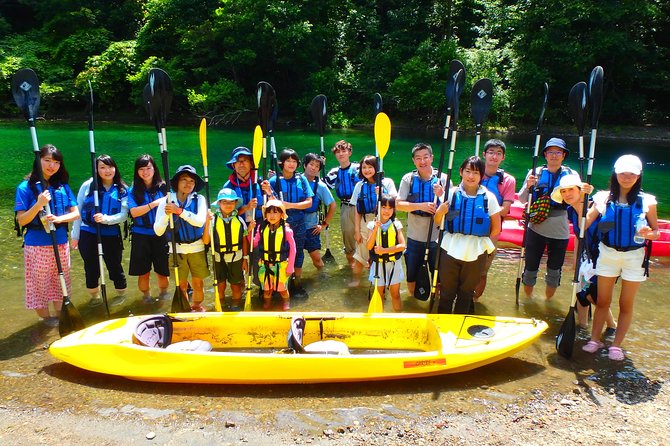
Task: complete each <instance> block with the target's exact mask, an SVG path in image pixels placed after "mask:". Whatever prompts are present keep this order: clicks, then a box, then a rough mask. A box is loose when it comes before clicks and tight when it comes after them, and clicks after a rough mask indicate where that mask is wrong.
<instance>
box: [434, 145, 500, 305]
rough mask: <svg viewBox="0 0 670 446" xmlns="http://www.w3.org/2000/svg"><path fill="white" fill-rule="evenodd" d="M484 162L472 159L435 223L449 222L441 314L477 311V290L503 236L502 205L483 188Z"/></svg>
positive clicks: (442, 264)
mask: <svg viewBox="0 0 670 446" xmlns="http://www.w3.org/2000/svg"><path fill="white" fill-rule="evenodd" d="M484 171H485V167H484V161H483V160H482V159H481V158H479V157H478V156H471V157H469V158H468V159H466V160H465V161H463V163H462V164H461V167H460V169H459V172H460V175H461V184H460V185H459V186H456V187H454V188H452V189H451V190H450V191H449V197H448V200H447V201H446V202H444V203H442V204H441V205H440V206H439V207H438V208H437V210H436V211H435V223H436V224H438V225H440V224H442V220H443V219H446V221H445V229H446V231H445V232H444V237H443V239H442V245H441V246H440V262H439V265H440V266H439V280H440V302H439V304H438V309H437V312H438V313H442V314H451V313H453V314H468V313H471V312H472V309H473V295H474V290H475V286H476V285H477V283H478V282H479V279H480V277H481V275H482V271H483V270H484V268H485V267H486V259H487V256H488V255H489V254H491V253H492V252H493V251H494V250H495V245H494V244H493V242H492V241H491V238H493V237H496V236H497V235H498V234H500V229H501V227H502V224H501V221H500V209H501V207H500V205H499V204H498V200H497V199H496V196H495V194H494V193H493V192H491V191H489V190H488V189H486V188H485V187H483V186H482V185H481V182H482V178H483V176H484Z"/></svg>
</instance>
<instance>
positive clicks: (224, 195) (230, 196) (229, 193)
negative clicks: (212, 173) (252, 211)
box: [216, 187, 242, 209]
mask: <svg viewBox="0 0 670 446" xmlns="http://www.w3.org/2000/svg"><path fill="white" fill-rule="evenodd" d="M221 200H226V201H235V202H236V203H235V209H239V208H241V207H242V197H238V196H237V192H235V191H234V190H233V189H230V188H228V187H224V188H223V189H221V190H220V191H219V194H218V195H217V196H216V203H217V204H218V202H219V201H221Z"/></svg>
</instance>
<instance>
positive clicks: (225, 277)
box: [214, 259, 244, 285]
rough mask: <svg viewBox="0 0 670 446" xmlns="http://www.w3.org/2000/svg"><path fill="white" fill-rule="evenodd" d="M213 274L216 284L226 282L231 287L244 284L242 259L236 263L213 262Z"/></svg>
mask: <svg viewBox="0 0 670 446" xmlns="http://www.w3.org/2000/svg"><path fill="white" fill-rule="evenodd" d="M214 273H215V274H216V281H217V282H218V283H222V282H228V283H230V284H232V285H240V284H243V283H244V272H243V271H242V259H240V260H238V261H237V262H214Z"/></svg>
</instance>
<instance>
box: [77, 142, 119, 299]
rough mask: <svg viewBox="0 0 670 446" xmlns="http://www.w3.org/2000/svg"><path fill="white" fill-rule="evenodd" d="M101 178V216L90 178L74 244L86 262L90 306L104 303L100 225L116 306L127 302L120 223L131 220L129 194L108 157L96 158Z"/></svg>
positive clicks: (84, 188)
mask: <svg viewBox="0 0 670 446" xmlns="http://www.w3.org/2000/svg"><path fill="white" fill-rule="evenodd" d="M96 166H97V175H98V178H97V180H98V187H99V190H98V192H97V193H98V194H99V197H98V202H99V203H100V206H99V207H100V212H97V213H96V211H95V209H96V208H95V198H94V196H93V194H94V193H95V191H94V190H93V188H92V187H91V185H92V183H93V178H89V179H88V180H86V181H85V182H84V184H82V185H81V187H80V188H79V193H78V194H77V204H78V207H79V212H80V213H81V220H76V221H75V222H74V224H73V225H72V243H73V246H74V247H75V249H77V248H78V249H79V253H80V254H81V258H82V260H83V261H84V273H85V275H86V289H87V290H88V293H89V294H90V296H91V300H90V304H91V305H99V304H101V303H102V298H101V297H100V295H99V293H98V290H99V287H98V280H99V279H100V275H101V274H104V272H103V271H100V262H99V261H98V249H97V248H98V241H97V234H96V224H99V225H100V236H101V241H102V249H103V258H104V260H105V266H106V267H107V271H108V272H109V278H110V279H112V281H113V282H114V288H115V289H116V293H117V297H116V298H115V300H114V302H113V303H115V304H117V305H119V304H121V303H123V301H124V300H125V294H126V288H127V282H126V274H125V272H124V271H123V265H122V264H121V262H122V260H123V237H122V234H121V223H123V222H125V221H126V220H127V219H128V190H127V186H126V184H125V183H124V182H123V180H122V179H121V173H120V172H119V169H118V167H117V166H116V162H115V161H114V160H113V159H112V157H111V156H109V155H100V156H98V157H97V158H96Z"/></svg>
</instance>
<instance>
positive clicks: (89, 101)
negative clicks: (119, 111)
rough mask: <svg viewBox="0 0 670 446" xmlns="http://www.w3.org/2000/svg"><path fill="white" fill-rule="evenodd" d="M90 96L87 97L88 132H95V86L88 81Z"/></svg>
mask: <svg viewBox="0 0 670 446" xmlns="http://www.w3.org/2000/svg"><path fill="white" fill-rule="evenodd" d="M87 82H88V95H86V117H87V118H88V130H89V131H93V104H94V102H93V85H91V81H90V80H88V81H87Z"/></svg>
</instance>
